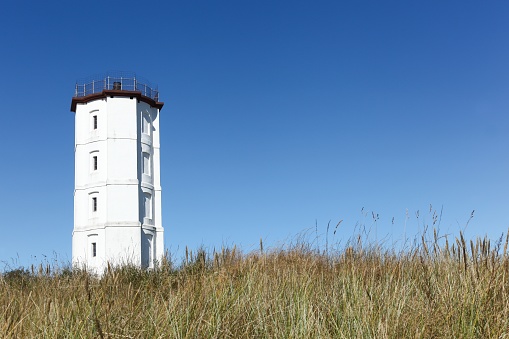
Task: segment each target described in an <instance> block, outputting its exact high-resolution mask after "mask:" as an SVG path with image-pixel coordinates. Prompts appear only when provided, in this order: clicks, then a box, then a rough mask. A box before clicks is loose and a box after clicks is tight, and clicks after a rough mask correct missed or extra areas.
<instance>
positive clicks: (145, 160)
mask: <svg viewBox="0 0 509 339" xmlns="http://www.w3.org/2000/svg"><path fill="white" fill-rule="evenodd" d="M143 174H146V175H150V154H148V153H146V152H143Z"/></svg>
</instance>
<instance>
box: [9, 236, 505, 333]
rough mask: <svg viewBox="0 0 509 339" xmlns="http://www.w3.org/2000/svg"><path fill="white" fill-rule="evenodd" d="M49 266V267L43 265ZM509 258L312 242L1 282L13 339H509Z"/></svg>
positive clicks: (450, 249) (460, 243)
mask: <svg viewBox="0 0 509 339" xmlns="http://www.w3.org/2000/svg"><path fill="white" fill-rule="evenodd" d="M36 271H37V270H36ZM508 278H509V253H507V239H506V242H505V246H504V243H503V242H500V243H499V244H498V246H491V244H490V242H489V241H488V240H486V239H478V240H476V241H473V242H467V241H466V240H465V239H464V238H463V235H461V234H460V237H459V238H458V239H455V241H454V243H453V244H450V243H449V242H446V241H444V242H443V244H441V245H439V241H438V240H437V239H436V237H435V239H434V241H430V242H428V241H426V240H425V239H424V237H423V239H422V242H421V244H420V245H419V246H417V247H416V248H415V249H413V250H408V251H405V252H403V253H397V254H396V253H392V252H391V251H387V250H382V249H380V248H377V247H374V246H372V247H368V248H363V247H362V246H360V245H358V246H354V247H348V248H345V249H343V250H341V251H337V252H334V253H321V252H318V251H316V250H314V249H311V248H310V247H309V246H307V245H305V244H300V245H295V246H293V247H291V248H289V249H285V250H283V249H281V250H272V251H266V252H263V250H260V251H259V252H257V253H251V254H241V253H239V252H238V251H236V250H235V249H231V250H226V249H225V250H223V251H222V252H219V253H212V254H210V255H208V254H206V253H205V252H204V251H198V253H197V254H196V255H189V256H188V258H187V260H185V261H184V263H183V264H182V265H181V267H178V268H174V267H173V266H172V263H171V262H170V261H165V262H163V263H161V265H160V267H159V268H158V269H156V270H154V271H149V272H145V271H141V270H138V269H136V268H134V267H129V266H124V267H119V268H114V269H109V270H108V272H106V273H105V274H104V276H103V278H102V279H98V278H94V277H93V276H91V275H89V274H88V273H87V272H84V271H79V270H75V271H72V270H61V269H54V268H46V269H45V268H41V269H40V270H39V271H38V272H30V271H27V270H23V269H19V270H13V271H10V272H7V273H5V274H4V275H3V277H0V337H2V338H4V337H5V338H68V337H72V338H90V337H96V338H439V337H440V338H505V337H508V334H509V284H508V280H509V279H508Z"/></svg>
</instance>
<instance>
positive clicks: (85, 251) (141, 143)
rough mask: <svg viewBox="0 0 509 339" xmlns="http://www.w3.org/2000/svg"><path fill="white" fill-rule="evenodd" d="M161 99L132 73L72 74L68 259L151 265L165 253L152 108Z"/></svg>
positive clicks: (92, 265) (94, 264) (100, 266)
mask: <svg viewBox="0 0 509 339" xmlns="http://www.w3.org/2000/svg"><path fill="white" fill-rule="evenodd" d="M163 105H164V103H162V102H160V101H159V92H158V90H157V89H155V88H153V87H152V86H151V85H150V84H149V83H148V81H146V80H143V79H142V78H139V77H137V76H136V75H134V74H122V75H118V74H114V75H111V74H110V75H105V76H97V77H94V78H91V79H88V80H84V81H81V82H78V83H77V84H76V88H75V94H74V97H73V98H72V101H71V111H72V112H74V113H75V145H74V153H75V186H74V229H73V233H72V261H73V265H74V266H77V267H80V268H82V267H86V268H87V269H89V270H91V271H94V272H97V273H99V274H101V273H102V272H103V271H104V269H105V268H106V267H107V265H108V264H110V265H112V266H117V265H126V264H129V265H135V266H137V267H141V268H145V269H146V268H152V267H154V265H156V263H157V262H158V260H160V259H161V258H162V257H163V255H164V237H163V234H164V233H163V232H164V230H163V226H162V219H161V217H162V215H161V214H162V213H161V182H160V140H159V114H160V111H161V109H162V107H163Z"/></svg>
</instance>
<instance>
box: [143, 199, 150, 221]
mask: <svg viewBox="0 0 509 339" xmlns="http://www.w3.org/2000/svg"><path fill="white" fill-rule="evenodd" d="M143 198H144V202H143V203H144V204H143V205H144V209H145V218H148V219H152V196H151V195H150V193H144V195H143Z"/></svg>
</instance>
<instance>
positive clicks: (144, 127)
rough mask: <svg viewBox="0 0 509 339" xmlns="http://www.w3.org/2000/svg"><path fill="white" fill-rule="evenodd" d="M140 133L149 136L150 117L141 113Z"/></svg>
mask: <svg viewBox="0 0 509 339" xmlns="http://www.w3.org/2000/svg"><path fill="white" fill-rule="evenodd" d="M141 132H142V133H145V134H150V117H149V115H148V114H147V113H143V117H142V121H141Z"/></svg>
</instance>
